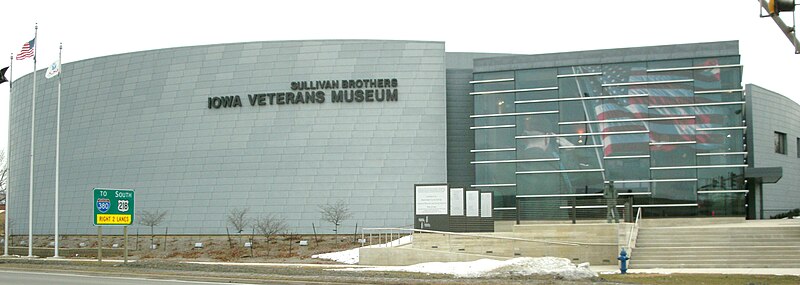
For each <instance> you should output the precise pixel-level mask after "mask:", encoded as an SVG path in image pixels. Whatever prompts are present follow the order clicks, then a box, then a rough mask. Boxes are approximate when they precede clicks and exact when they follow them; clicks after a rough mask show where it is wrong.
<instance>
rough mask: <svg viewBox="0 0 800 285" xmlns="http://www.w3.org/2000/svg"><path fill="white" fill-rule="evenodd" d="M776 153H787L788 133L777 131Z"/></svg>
mask: <svg viewBox="0 0 800 285" xmlns="http://www.w3.org/2000/svg"><path fill="white" fill-rule="evenodd" d="M775 153H780V154H786V134H785V133H781V132H775Z"/></svg>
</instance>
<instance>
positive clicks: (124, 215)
mask: <svg viewBox="0 0 800 285" xmlns="http://www.w3.org/2000/svg"><path fill="white" fill-rule="evenodd" d="M93 192H94V198H93V200H92V201H93V204H94V221H93V223H94V225H95V226H97V260H98V261H102V259H103V244H102V227H101V226H123V227H124V228H123V232H124V235H125V243H124V244H125V253H124V255H125V262H128V226H129V225H131V224H133V217H134V213H135V211H134V195H133V189H104V188H95V189H94V191H93Z"/></svg>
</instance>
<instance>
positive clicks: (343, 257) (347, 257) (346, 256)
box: [311, 235, 414, 264]
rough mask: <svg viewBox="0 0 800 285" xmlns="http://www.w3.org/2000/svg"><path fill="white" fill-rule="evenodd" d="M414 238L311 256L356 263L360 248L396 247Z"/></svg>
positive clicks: (403, 238) (408, 242) (407, 237)
mask: <svg viewBox="0 0 800 285" xmlns="http://www.w3.org/2000/svg"><path fill="white" fill-rule="evenodd" d="M413 240H414V237H413V236H411V235H408V236H404V237H402V238H399V239H396V240H393V241H390V242H387V243H384V244H376V245H370V246H365V247H359V248H354V249H350V250H345V251H339V252H331V253H323V254H315V255H312V256H311V258H319V259H327V260H333V261H336V262H341V263H345V264H358V257H359V255H358V250H359V249H360V248H374V247H396V246H401V245H406V244H410V243H411V242H412V241H413Z"/></svg>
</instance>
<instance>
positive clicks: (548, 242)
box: [361, 228, 616, 246]
mask: <svg viewBox="0 0 800 285" xmlns="http://www.w3.org/2000/svg"><path fill="white" fill-rule="evenodd" d="M372 230H376V231H377V230H383V231H386V230H395V231H411V232H421V233H434V234H444V235H453V236H467V237H478V238H489V239H500V240H513V241H524V242H538V243H546V244H558V245H569V246H582V245H583V246H608V245H616V243H588V242H563V241H551V240H538V239H525V238H515V237H501V236H488V235H481V234H471V233H456V232H444V231H434V230H423V229H405V228H363V229H362V232H361V237H362V238H363V237H364V231H372Z"/></svg>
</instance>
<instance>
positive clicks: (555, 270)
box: [334, 257, 597, 279]
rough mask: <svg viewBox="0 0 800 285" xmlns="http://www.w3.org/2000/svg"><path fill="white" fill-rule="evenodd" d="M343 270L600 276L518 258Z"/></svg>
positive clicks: (564, 263) (585, 267) (553, 260)
mask: <svg viewBox="0 0 800 285" xmlns="http://www.w3.org/2000/svg"><path fill="white" fill-rule="evenodd" d="M334 270H341V271H402V272H419V273H438V274H450V275H453V276H455V277H460V278H476V277H504V276H528V275H556V276H559V277H561V278H565V279H583V278H591V277H597V273H595V272H594V271H592V270H591V269H589V263H581V264H579V265H575V264H573V263H572V262H571V261H570V260H569V259H566V258H560V257H535V258H534V257H517V258H514V259H509V260H492V259H480V260H476V261H470V262H428V263H420V264H415V265H409V266H381V267H368V268H345V269H334Z"/></svg>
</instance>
